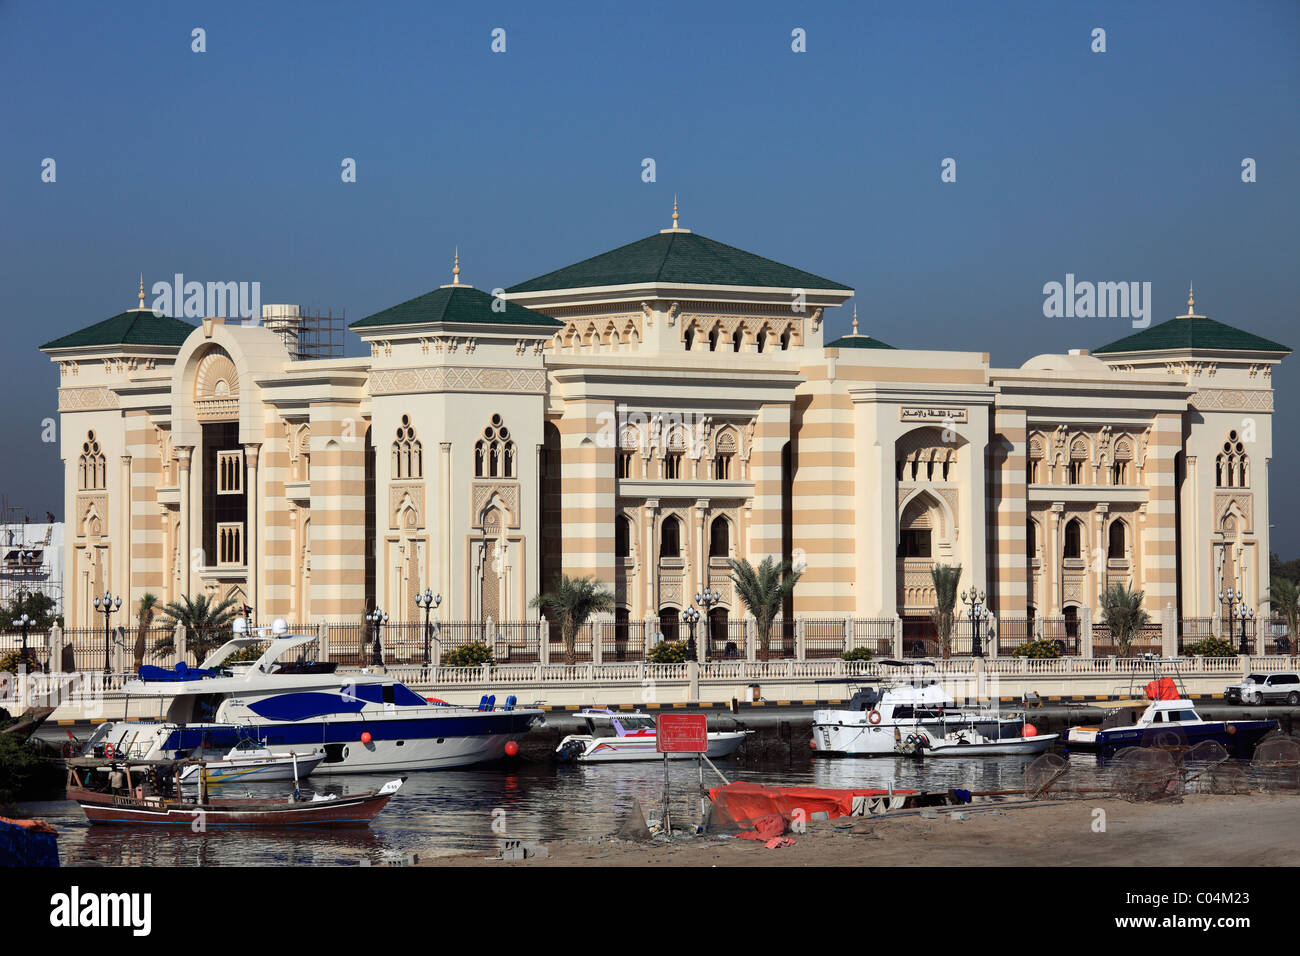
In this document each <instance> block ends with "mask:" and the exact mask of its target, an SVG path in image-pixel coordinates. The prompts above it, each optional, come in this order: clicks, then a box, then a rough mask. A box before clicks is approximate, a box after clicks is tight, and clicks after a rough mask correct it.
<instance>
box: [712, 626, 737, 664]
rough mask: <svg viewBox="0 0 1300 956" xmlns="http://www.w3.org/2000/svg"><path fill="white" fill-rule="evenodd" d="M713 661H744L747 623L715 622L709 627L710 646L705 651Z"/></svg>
mask: <svg viewBox="0 0 1300 956" xmlns="http://www.w3.org/2000/svg"><path fill="white" fill-rule="evenodd" d="M705 653H706V654H707V655H708V659H709V660H711V661H732V660H743V659H744V657H745V622H744V621H732V620H727V621H713V622H711V624H710V625H709V645H708V647H707V648H706V649H705Z"/></svg>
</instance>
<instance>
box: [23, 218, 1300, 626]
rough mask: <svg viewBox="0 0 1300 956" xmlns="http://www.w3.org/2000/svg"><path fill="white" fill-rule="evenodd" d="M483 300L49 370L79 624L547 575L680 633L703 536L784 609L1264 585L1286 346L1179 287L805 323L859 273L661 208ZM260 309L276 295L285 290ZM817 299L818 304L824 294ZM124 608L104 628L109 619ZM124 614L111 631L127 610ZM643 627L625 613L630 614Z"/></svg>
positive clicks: (337, 616) (302, 616)
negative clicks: (1082, 318) (1099, 301)
mask: <svg viewBox="0 0 1300 956" xmlns="http://www.w3.org/2000/svg"><path fill="white" fill-rule="evenodd" d="M673 223H674V225H673V227H672V228H669V229H665V230H662V231H660V232H656V233H654V234H653V235H650V236H648V237H646V238H644V239H640V240H638V241H635V242H632V243H630V244H628V245H625V246H622V247H620V248H617V249H614V250H612V251H609V252H605V253H602V254H600V255H596V256H594V257H592V258H590V259H586V260H584V261H582V262H579V263H577V264H575V265H570V266H567V267H565V268H560V269H556V270H555V271H553V272H550V273H548V274H546V275H543V276H539V277H537V278H534V279H529V280H527V281H524V282H520V283H519V284H517V285H515V286H513V287H511V288H510V289H508V290H506V291H505V293H504V295H503V296H500V297H498V298H495V299H494V297H493V296H492V295H490V294H488V293H486V292H483V291H479V290H477V289H474V288H473V287H471V286H470V285H467V284H464V283H461V282H460V276H459V262H457V268H456V269H455V270H454V273H455V274H454V275H453V281H452V282H451V283H450V284H448V285H444V286H441V287H440V288H437V289H434V290H433V291H431V292H426V293H424V294H422V295H419V296H417V297H415V298H412V299H408V300H406V301H403V302H401V303H400V304H397V305H394V306H392V307H391V308H388V309H385V310H384V311H382V312H378V313H376V314H374V315H371V316H369V317H367V318H364V319H361V320H360V321H357V322H354V323H352V325H351V329H352V331H354V332H355V333H356V334H357V335H359V336H360V337H361V338H362V339H363V340H364V341H365V342H366V343H367V344H369V346H370V355H369V357H367V358H331V359H323V360H294V359H293V358H292V357H291V354H290V351H289V350H288V349H287V348H286V344H285V341H284V339H283V337H282V336H281V335H279V334H277V333H276V332H275V331H273V330H269V329H268V328H267V327H265V326H264V325H261V324H249V323H244V322H239V321H237V320H231V321H226V320H223V319H221V318H207V319H204V320H203V321H202V322H201V323H200V324H199V325H198V326H192V325H190V324H188V323H185V322H182V321H180V320H179V319H175V318H170V317H165V316H162V317H160V316H157V315H155V314H154V313H153V312H152V311H150V310H148V309H146V308H145V306H144V297H143V289H142V290H141V294H140V308H138V309H134V310H131V311H127V312H123V313H121V314H119V315H115V316H113V317H112V318H109V319H106V320H104V321H102V322H98V323H97V324H94V325H90V326H88V327H87V328H84V329H82V330H80V331H76V332H71V333H70V334H67V335H64V336H62V337H60V338H56V339H54V340H53V341H50V342H48V343H46V344H45V345H44V346H42V348H41V350H42V351H43V352H44V353H45V354H47V355H48V356H49V357H50V360H51V361H53V362H56V363H57V364H58V367H59V378H60V382H59V384H60V387H59V413H60V417H61V425H62V427H61V431H60V434H61V436H62V458H63V463H64V468H65V471H64V508H65V515H66V519H67V542H66V556H65V562H66V568H65V574H64V577H65V590H66V594H65V607H66V615H67V624H68V626H69V627H93V626H95V625H96V622H97V620H98V621H99V622H101V623H102V617H103V616H102V615H99V616H98V617H97V615H96V614H95V612H94V610H93V608H92V604H91V602H92V599H93V597H94V596H95V595H97V594H103V593H104V592H105V591H106V590H108V591H111V592H112V593H114V594H120V595H121V596H122V598H123V602H124V604H125V603H127V602H128V601H129V602H130V603H131V604H132V605H134V603H135V601H137V600H138V598H139V597H140V595H141V594H143V593H145V592H152V593H153V594H155V595H157V596H158V597H159V598H160V599H162V600H164V601H170V600H175V599H176V598H178V597H179V596H182V595H185V596H191V597H192V596H197V595H198V594H202V593H208V594H212V595H214V596H216V597H220V598H224V597H226V596H229V595H234V596H235V597H236V598H238V599H239V600H240V601H241V602H246V603H248V604H251V605H253V606H254V607H255V608H256V609H257V615H258V617H259V618H260V619H262V620H269V619H270V618H271V617H274V616H282V617H285V618H286V619H288V620H291V621H293V622H296V623H299V624H305V623H314V622H322V621H340V620H351V621H358V622H359V621H360V620H361V619H362V616H363V615H364V614H365V613H366V612H367V611H368V610H369V609H370V608H373V607H374V606H376V605H380V606H382V607H383V608H384V609H385V610H386V611H387V612H388V613H389V614H390V615H391V616H392V617H393V618H394V619H395V620H408V621H415V620H419V619H420V618H421V612H420V610H419V609H418V608H417V606H416V604H415V597H416V595H417V594H419V593H421V592H423V591H424V590H425V589H426V588H430V589H431V590H433V591H435V592H437V593H439V594H441V595H442V597H443V603H442V606H441V608H440V615H441V617H442V619H443V620H453V619H455V620H467V621H480V620H486V619H491V620H493V621H524V620H528V619H532V620H536V617H537V612H536V611H532V610H530V609H529V601H530V599H531V598H532V597H533V596H534V595H536V594H537V593H538V592H539V590H542V589H543V586H544V585H549V583H550V582H551V581H552V580H553V579H554V577H555V575H556V574H557V573H559V572H564V573H566V574H569V575H594V576H596V577H597V578H599V579H600V580H601V581H603V582H605V583H606V584H607V585H608V586H609V587H610V588H611V589H612V590H613V591H614V592H615V595H616V601H617V606H618V611H617V615H616V618H617V620H619V621H624V620H630V621H634V622H648V624H647V626H654V627H656V628H657V629H662V630H663V631H664V632H665V633H667V634H669V636H672V635H673V634H675V633H678V621H679V615H680V614H681V613H682V612H683V611H684V610H685V609H687V608H689V607H690V606H691V604H692V595H694V594H695V593H696V592H699V591H701V590H704V589H713V590H716V591H718V592H719V593H720V595H721V600H720V601H719V603H718V605H717V607H716V608H715V609H714V610H713V611H712V617H713V620H715V621H718V620H720V619H722V618H728V617H729V618H730V620H731V621H736V620H739V619H740V618H742V617H744V616H745V610H744V608H743V606H738V604H737V601H736V599H735V597H734V595H733V592H732V587H731V584H730V580H729V571H728V567H727V559H728V558H732V557H745V558H748V559H749V560H750V561H753V562H754V563H758V561H760V560H761V559H762V558H763V557H765V556H767V555H774V556H777V557H778V558H785V559H788V560H791V561H792V562H793V563H794V564H795V565H796V566H797V567H800V568H803V569H804V573H803V576H802V579H801V580H800V582H799V584H798V586H797V587H796V589H795V594H794V600H793V607H790V608H787V611H786V614H787V616H789V617H792V618H794V619H799V618H808V619H814V618H815V619H830V618H841V619H853V618H864V619H890V618H894V617H897V618H900V619H902V621H903V624H904V632H905V633H907V632H908V631H909V629H910V631H911V632H912V633H916V634H923V633H924V632H925V631H926V629H927V628H928V627H929V621H930V618H929V612H930V608H931V607H932V605H933V601H934V593H933V588H932V586H931V582H930V573H929V571H930V567H931V566H932V565H933V564H934V563H946V564H960V565H961V567H962V587H963V588H965V587H967V586H971V585H973V586H975V587H977V588H980V589H983V590H985V591H986V592H987V595H988V598H987V603H988V607H989V608H990V610H991V611H992V612H993V613H994V614H995V615H997V616H998V617H999V618H1002V619H1006V620H1011V619H1021V620H1029V621H1033V620H1034V619H1036V618H1053V619H1055V618H1062V619H1064V620H1066V621H1067V622H1068V621H1070V620H1071V619H1074V620H1078V619H1079V617H1080V616H1085V617H1091V616H1094V615H1095V614H1096V610H1095V609H1096V607H1097V603H1098V602H1097V595H1098V593H1099V592H1100V591H1101V590H1103V589H1104V588H1105V586H1106V585H1107V584H1109V583H1113V582H1123V583H1125V584H1128V585H1131V586H1133V587H1135V588H1140V589H1142V590H1143V591H1145V593H1146V607H1147V608H1148V609H1149V610H1150V611H1151V612H1152V614H1153V617H1155V616H1156V615H1158V614H1169V613H1172V614H1173V615H1175V616H1176V619H1190V618H1207V619H1208V618H1220V617H1221V616H1222V615H1223V614H1225V613H1226V612H1225V609H1224V608H1223V606H1222V605H1221V604H1220V602H1219V601H1218V598H1217V595H1218V594H1219V592H1220V591H1221V590H1224V589H1226V588H1227V587H1229V586H1231V587H1235V588H1238V589H1240V590H1241V591H1242V592H1244V594H1245V595H1247V602H1248V603H1250V604H1252V605H1253V606H1254V608H1256V609H1257V610H1258V611H1262V610H1263V608H1262V605H1261V602H1262V600H1263V597H1262V595H1264V594H1265V592H1266V589H1267V586H1268V559H1269V493H1268V469H1269V460H1270V458H1271V455H1272V440H1273V390H1272V382H1271V376H1272V372H1273V366H1274V365H1276V364H1277V363H1278V362H1279V361H1281V360H1282V358H1283V357H1284V356H1285V355H1287V354H1288V353H1289V351H1290V350H1289V349H1288V348H1287V347H1285V346H1283V345H1279V344H1278V343H1276V342H1270V341H1268V340H1266V339H1263V338H1260V337H1259V336H1256V335H1252V334H1250V333H1248V332H1244V331H1240V330H1238V329H1236V328H1233V327H1231V326H1229V325H1225V324H1223V323H1221V322H1218V321H1216V320H1214V319H1211V318H1208V317H1205V316H1201V315H1197V314H1195V307H1194V302H1193V300H1192V298H1191V296H1189V298H1188V308H1187V314H1185V315H1181V316H1177V317H1174V318H1170V319H1168V320H1167V321H1164V322H1161V323H1158V324H1155V325H1153V326H1151V327H1150V328H1147V329H1145V330H1143V331H1140V332H1137V333H1135V334H1132V335H1129V336H1127V337H1126V338H1121V339H1120V340H1119V341H1116V342H1112V343H1110V344H1108V345H1105V346H1103V347H1101V348H1095V349H1093V350H1092V351H1091V352H1089V351H1088V350H1085V349H1078V350H1071V351H1070V352H1069V354H1064V355H1039V356H1036V357H1033V358H1030V359H1029V360H1028V361H1026V362H1025V363H1024V364H1023V365H1021V366H1020V367H1018V368H995V367H993V366H992V365H991V364H990V362H989V355H988V353H987V352H983V353H981V352H955V351H944V350H939V349H935V348H930V347H927V346H926V343H924V341H922V342H919V343H913V344H914V345H917V346H918V347H915V348H901V347H894V346H891V345H887V344H886V343H884V342H881V341H879V340H877V339H875V338H873V337H871V336H870V335H868V334H865V333H860V332H858V325H857V319H856V311H855V314H854V320H853V332H852V334H849V335H846V336H844V337H841V338H836V339H834V340H833V341H827V339H828V336H827V335H826V326H827V324H828V317H829V316H830V315H831V314H832V310H834V309H837V308H838V307H840V306H842V305H844V304H845V303H846V301H847V300H848V299H849V298H850V297H852V295H853V290H852V289H851V288H849V287H848V286H845V285H841V284H840V283H837V282H833V281H831V280H829V279H824V278H821V277H819V276H817V275H814V274H812V273H810V272H804V271H802V270H800V269H796V268H792V267H790V266H786V265H782V264H780V263H777V262H773V261H771V260H769V259H765V258H762V257H760V256H758V255H754V254H752V253H749V252H745V251H742V250H740V249H737V248H734V247H732V246H728V245H724V244H723V243H721V242H717V241H714V240H712V239H708V238H705V237H704V236H702V235H700V234H698V233H695V232H692V231H690V230H688V229H685V228H680V227H678V226H677V225H676V223H677V214H676V211H674V215H673ZM283 308H284V307H277V306H268V307H267V310H269V311H273V310H276V309H283ZM837 324H838V323H837ZM114 623H117V622H116V621H115V622H114ZM121 623H123V624H129V623H130V621H129V620H123V621H122V622H121ZM647 633H648V631H647Z"/></svg>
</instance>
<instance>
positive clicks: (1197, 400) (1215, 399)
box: [1190, 388, 1273, 412]
mask: <svg viewBox="0 0 1300 956" xmlns="http://www.w3.org/2000/svg"><path fill="white" fill-rule="evenodd" d="M1190 402H1191V406H1192V408H1195V409H1196V410H1198V411H1202V412H1210V411H1228V412H1236V411H1243V412H1271V411H1273V392H1272V391H1271V390H1266V389H1242V388H1209V389H1202V390H1201V391H1199V392H1197V393H1196V394H1195V395H1193V396H1192V397H1191V399H1190Z"/></svg>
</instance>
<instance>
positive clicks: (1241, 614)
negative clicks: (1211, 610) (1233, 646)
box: [1219, 588, 1255, 656]
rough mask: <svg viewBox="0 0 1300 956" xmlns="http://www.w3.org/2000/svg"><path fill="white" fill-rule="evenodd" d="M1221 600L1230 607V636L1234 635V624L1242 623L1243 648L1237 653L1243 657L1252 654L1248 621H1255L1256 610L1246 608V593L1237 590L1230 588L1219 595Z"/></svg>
mask: <svg viewBox="0 0 1300 956" xmlns="http://www.w3.org/2000/svg"><path fill="white" fill-rule="evenodd" d="M1219 600H1220V601H1221V602H1223V603H1224V604H1226V605H1228V634H1229V636H1231V634H1232V631H1233V624H1234V623H1235V622H1237V621H1241V646H1240V647H1239V648H1238V649H1237V652H1238V653H1239V654H1241V655H1242V656H1246V655H1248V654H1250V648H1249V647H1247V646H1246V621H1247V620H1248V619H1251V620H1253V619H1254V617H1255V610H1254V608H1248V607H1246V603H1245V602H1246V595H1245V593H1243V592H1241V591H1238V590H1236V589H1235V588H1228V590H1226V591H1223V592H1221V593H1220V594H1219Z"/></svg>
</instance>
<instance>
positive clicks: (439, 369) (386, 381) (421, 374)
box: [370, 366, 546, 395]
mask: <svg viewBox="0 0 1300 956" xmlns="http://www.w3.org/2000/svg"><path fill="white" fill-rule="evenodd" d="M417 392H513V393H516V394H519V393H523V394H538V395H540V394H544V393H545V392H546V370H545V369H540V368H523V369H512V368H466V367H459V366H435V367H433V368H394V369H376V370H374V371H372V372H371V373H370V394H371V395H404V394H411V393H417Z"/></svg>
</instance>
